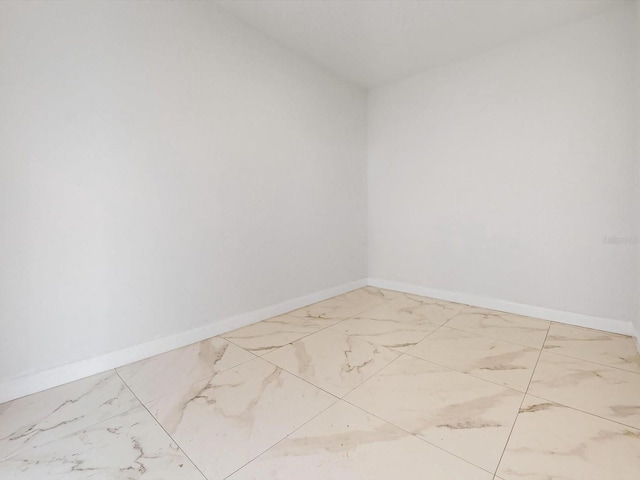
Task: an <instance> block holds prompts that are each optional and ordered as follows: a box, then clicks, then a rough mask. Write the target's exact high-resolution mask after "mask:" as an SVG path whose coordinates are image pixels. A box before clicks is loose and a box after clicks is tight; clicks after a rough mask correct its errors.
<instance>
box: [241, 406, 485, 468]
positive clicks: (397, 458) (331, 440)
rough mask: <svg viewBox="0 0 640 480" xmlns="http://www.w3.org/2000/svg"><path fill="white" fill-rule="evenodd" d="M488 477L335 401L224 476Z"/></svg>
mask: <svg viewBox="0 0 640 480" xmlns="http://www.w3.org/2000/svg"><path fill="white" fill-rule="evenodd" d="M492 477H493V476H492V475H491V474H489V473H487V472H485V471H483V470H480V469H479V468H477V467H475V466H473V465H471V464H469V463H467V462H465V461H463V460H460V459H459V458H456V457H454V456H453V455H450V454H448V453H446V452H444V451H442V450H440V449H438V448H436V447H434V446H432V445H429V444H427V443H426V442H423V441H422V440H419V439H418V438H416V437H414V436H411V435H408V434H407V433H405V432H403V431H402V430H400V429H398V428H397V427H394V426H393V425H390V424H389V423H386V422H384V421H382V420H380V419H378V418H376V417H374V416H373V415H369V414H367V413H365V412H363V411H362V410H359V409H358V408H356V407H354V406H352V405H348V404H345V403H344V402H339V403H337V404H335V405H333V406H332V407H330V408H329V409H328V410H326V411H325V412H323V413H322V414H320V415H319V416H318V417H316V418H314V419H313V420H311V421H310V422H309V423H308V424H306V425H304V426H303V427H302V428H300V429H299V430H297V431H295V432H294V433H293V434H291V435H290V436H288V437H287V438H285V439H284V440H283V441H282V442H280V443H279V444H278V445H276V446H275V447H273V448H272V449H270V450H268V451H267V452H266V453H264V454H263V455H261V456H260V457H259V458H258V459H256V460H254V461H253V462H251V463H250V464H249V465H247V466H246V467H244V468H242V469H241V470H240V471H239V472H237V473H236V474H234V475H232V476H231V477H229V478H230V480H251V479H254V480H258V479H260V480H269V479H272V480H299V479H305V480H326V479H332V480H355V479H363V480H364V479H366V480H378V479H379V480H387V479H392V478H402V479H403V480H412V479H415V480H418V479H421V480H422V479H429V480H452V479H460V480H463V479H464V480H491V479H492Z"/></svg>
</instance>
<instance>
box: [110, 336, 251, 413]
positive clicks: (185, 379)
mask: <svg viewBox="0 0 640 480" xmlns="http://www.w3.org/2000/svg"><path fill="white" fill-rule="evenodd" d="M252 358H255V355H253V354H251V353H249V352H247V351H246V350H243V349H242V348H240V347H238V346H236V345H234V344H232V343H229V342H228V341H226V340H225V339H223V338H220V337H214V338H209V339H208V340H204V341H202V342H198V343H194V344H193V345H188V346H186V347H183V348H178V349H176V350H171V351H170V352H167V353H163V354H162V355H156V356H155V357H151V358H147V359H145V360H141V361H139V362H136V363H132V364H130V365H127V366H125V367H122V368H118V369H117V370H118V373H119V374H120V377H122V379H123V380H124V381H125V382H126V383H127V385H129V387H130V388H131V390H133V392H134V393H135V394H136V395H137V397H138V398H139V399H140V400H141V401H142V402H149V401H150V400H153V399H154V398H158V397H160V396H162V395H164V394H166V393H169V392H171V391H173V390H177V389H179V388H181V387H186V386H187V385H190V384H192V383H194V382H196V381H198V380H202V379H204V378H207V377H211V376H212V375H213V374H214V373H215V372H222V371H224V370H228V369H229V368H232V367H235V366H236V365H239V364H240V363H243V362H246V361H248V360H251V359H252Z"/></svg>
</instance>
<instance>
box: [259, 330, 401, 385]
mask: <svg viewBox="0 0 640 480" xmlns="http://www.w3.org/2000/svg"><path fill="white" fill-rule="evenodd" d="M398 355H399V353H398V352H394V351H392V350H389V349H387V348H385V347H381V346H378V345H374V344H372V343H369V342H366V341H364V340H361V339H359V338H355V337H351V336H349V335H346V334H344V333H342V332H339V331H336V330H332V329H326V330H322V331H320V332H317V333H314V334H313V335H309V336H308V337H304V338H302V339H300V340H298V341H296V342H293V343H292V344H290V345H285V346H284V347H282V348H279V349H278V350H275V351H273V352H271V353H268V354H266V355H264V357H263V358H264V359H265V360H267V361H269V362H272V363H275V364H276V365H278V366H279V367H281V368H283V369H285V370H287V371H288V372H291V373H293V374H294V375H297V376H299V377H301V378H304V379H305V380H307V381H308V382H310V383H312V384H314V385H316V386H317V387H320V388H322V389H323V390H326V391H327V392H329V393H332V394H333V395H336V396H338V397H342V396H343V395H345V394H347V393H348V392H350V391H351V390H353V389H354V388H355V387H357V386H358V385H360V384H361V383H362V382H363V381H364V380H366V379H367V378H369V377H370V376H371V375H373V374H374V373H376V372H377V371H379V370H380V369H381V368H383V367H384V366H386V365H388V364H389V362H391V361H392V360H394V359H395V358H397V357H398Z"/></svg>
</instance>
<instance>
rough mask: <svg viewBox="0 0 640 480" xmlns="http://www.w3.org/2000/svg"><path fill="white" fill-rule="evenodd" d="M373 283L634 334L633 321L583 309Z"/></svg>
mask: <svg viewBox="0 0 640 480" xmlns="http://www.w3.org/2000/svg"><path fill="white" fill-rule="evenodd" d="M369 285H371V286H372V287H378V288H386V289H388V290H398V291H401V292H406V293H411V294H413V295H420V296H423V297H431V298H438V299H440V300H448V301H450V302H457V303H464V304H466V305H473V306H476V307H482V308H489V309H491V310H499V311H501V312H507V313H514V314H516V315H525V316H527V317H533V318H541V319H543V320H551V321H554V322H558V323H566V324H568V325H575V326H578V327H587V328H593V329H596V330H604V331H605V332H612V333H620V334H622V335H633V334H634V331H633V325H632V323H631V322H625V321H623V320H614V319H611V318H605V317H595V316H592V315H584V314H582V313H572V312H565V311H562V310H553V309H550V308H543V307H535V306H533V305H526V304H522V303H515V302H509V301H507V300H499V299H495V298H489V297H483V296H480V295H474V294H471V293H461V292H450V291H447V290H437V289H433V288H427V287H422V286H419V285H412V284H408V283H401V282H393V281H389V280H383V279H380V278H369ZM636 339H637V337H636ZM638 347H639V351H640V343H639V344H638Z"/></svg>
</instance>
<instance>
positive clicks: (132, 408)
mask: <svg viewBox="0 0 640 480" xmlns="http://www.w3.org/2000/svg"><path fill="white" fill-rule="evenodd" d="M107 374H109V376H111V375H113V374H116V375H117V376H118V377H119V378H120V375H118V372H116V370H115V368H111V369H109V370H105V371H104V372H101V373H96V374H95V375H89V376H88V377H84V378H81V379H79V380H86V379H87V378H91V377H94V376H98V375H107ZM79 380H75V381H79ZM120 380H121V381H122V384H123V385H124V386H125V387H126V389H127V390H129V391H130V390H131V389H130V388H129V385H127V384H126V383H125V382H124V380H122V378H120ZM70 383H73V382H68V383H65V384H62V385H58V386H57V387H52V388H48V389H47V390H43V391H42V392H36V393H31V394H29V395H25V396H24V397H19V398H16V399H13V400H9V402H5V403H10V402H14V401H16V400H20V399H21V398H26V397H29V396H31V395H37V394H39V393H43V392H46V391H49V390H53V389H55V388H60V387H63V386H65V385H68V384H70ZM94 387H95V385H94ZM91 390H93V387H92V388H91ZM91 390H90V391H91ZM87 393H89V392H87ZM84 395H85V394H83V395H82V396H84ZM134 397H135V395H134ZM135 398H136V400H137V401H138V403H141V402H140V400H138V397H135ZM0 405H3V404H0ZM58 408H59V407H58ZM136 408H139V405H135V406H133V407H131V408H129V409H126V410H123V411H122V412H118V413H115V414H113V415H109V416H107V417H105V418H103V419H101V420H99V421H97V422H92V423H89V424H87V425H85V426H84V427H82V428H78V429H77V430H71V431H69V433H67V434H64V435H62V436H60V437H56V438H52V439H51V440H47V441H46V442H44V443H40V444H36V445H29V446H27V447H25V448H23V446H24V444H23V445H21V446H20V447H18V448H17V449H16V450H15V451H14V452H12V453H10V454H9V455H7V456H6V457H0V463H2V462H4V461H6V460H9V459H10V458H13V457H15V456H17V455H19V454H21V453H24V452H26V451H27V450H30V449H33V448H39V447H43V446H45V445H49V444H50V443H53V442H57V441H60V440H62V439H65V438H67V437H71V436H73V435H77V434H78V433H79V432H81V431H83V430H88V429H90V428H93V427H95V426H96V425H100V424H101V423H104V422H108V421H109V420H113V419H114V418H116V417H119V416H120V415H125V414H127V413H129V412H132V411H133V410H135V409H136Z"/></svg>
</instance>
